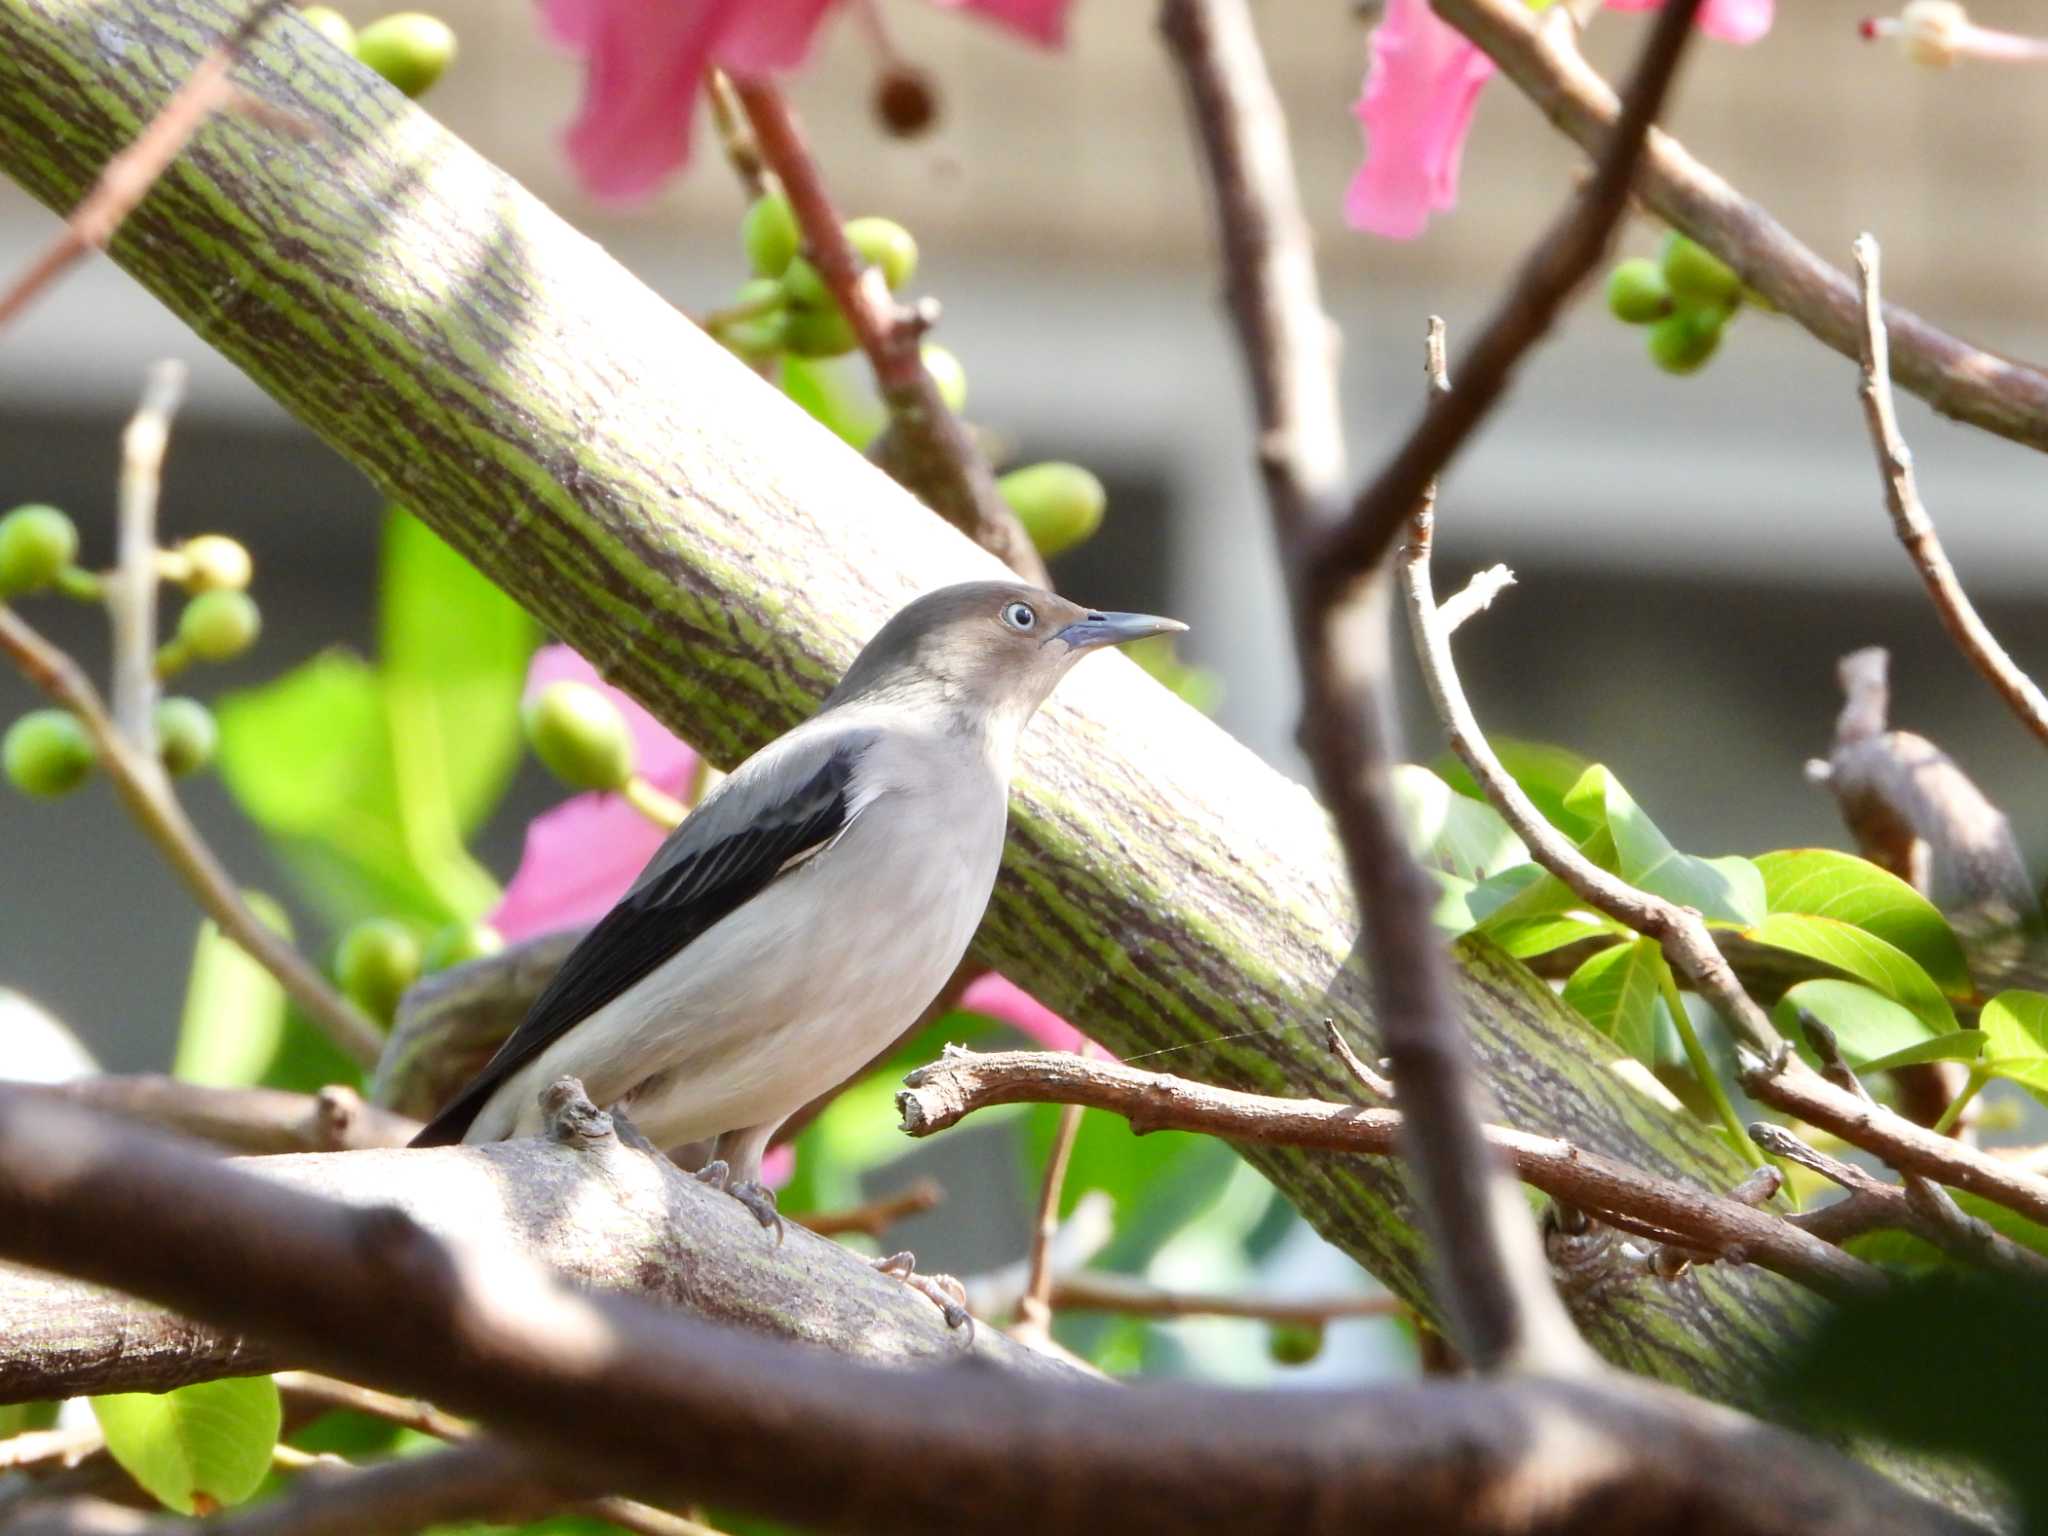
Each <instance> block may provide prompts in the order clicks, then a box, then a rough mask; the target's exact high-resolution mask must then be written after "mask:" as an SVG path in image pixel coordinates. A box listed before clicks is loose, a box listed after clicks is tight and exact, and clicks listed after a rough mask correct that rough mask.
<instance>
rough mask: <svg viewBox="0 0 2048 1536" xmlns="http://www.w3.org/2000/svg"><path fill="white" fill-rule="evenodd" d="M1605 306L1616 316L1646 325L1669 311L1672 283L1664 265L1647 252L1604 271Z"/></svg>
mask: <svg viewBox="0 0 2048 1536" xmlns="http://www.w3.org/2000/svg"><path fill="white" fill-rule="evenodd" d="M1607 307H1608V309H1610V310H1611V311H1613V313H1614V318H1615V319H1617V320H1625V321H1627V322H1628V323H1629V324H1630V325H1648V324H1649V323H1650V322H1651V321H1652V320H1662V319H1663V318H1664V317H1665V316H1666V315H1668V314H1670V313H1671V309H1672V302H1671V285H1670V284H1669V283H1667V282H1666V281H1665V280H1664V269H1663V268H1662V267H1660V266H1658V265H1657V263H1656V262H1654V261H1652V260H1650V258H1649V257H1647V256H1637V257H1635V258H1633V259H1632V260H1629V261H1624V262H1621V263H1620V264H1619V265H1617V266H1616V267H1615V269H1614V270H1613V271H1612V272H1610V273H1608V274H1607Z"/></svg>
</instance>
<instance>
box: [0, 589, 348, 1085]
mask: <svg viewBox="0 0 2048 1536" xmlns="http://www.w3.org/2000/svg"><path fill="white" fill-rule="evenodd" d="M0 654H5V655H7V656H9V657H11V658H12V659H13V661H14V663H15V665H16V666H17V667H19V668H20V670H21V674H22V675H23V676H24V677H26V678H27V679H28V680H29V681H30V682H31V683H33V684H34V685H35V686H36V687H38V688H40V689H41V690H42V691H43V692H44V693H45V694H47V695H48V696H49V697H50V699H51V700H52V701H53V702H54V703H57V704H60V705H62V706H63V707H64V708H66V709H68V710H70V711H71V712H72V713H73V714H75V715H77V716H78V719H79V722H80V723H81V724H82V725H84V727H85V729H86V734H87V735H89V736H91V737H92V742H93V748H94V751H95V752H96V754H97V756H98V759H99V763H100V766H101V767H102V768H103V769H105V770H106V774H107V778H108V779H109V781H111V782H112V784H113V786H114V791H115V793H116V794H118V795H119V796H120V797H121V802H122V803H123V804H124V805H126V806H127V807H128V812H129V814H130V815H132V816H133V817H134V818H135V820H136V823H137V824H138V825H139V826H140V827H141V828H142V830H143V832H144V833H145V834H147V835H148V837H149V840H150V841H151V842H153V843H155V844H156V846H157V850H158V851H159V852H160V853H162V854H163V856H164V859H165V861H166V862H167V863H169V865H170V866H171V868H172V869H173V870H174V871H176V872H177V874H178V876H179V878H180V879H182V880H183V881H184V882H185V885H186V887H187V889H189V890H190V891H191V892H192V895H193V898H194V899H195V900H196V901H197V902H198V903H199V906H200V909H201V910H202V911H204V912H205V913H206V914H207V916H209V917H211V918H212V919H213V920H214V922H215V923H217V924H218V925H219V926H220V930H221V932H222V933H224V934H226V935H227V936H228V937H229V938H231V939H233V940H234V941H235V943H237V944H238V945H240V946H241V947H242V948H243V949H244V950H245V951H246V952H247V953H248V955H249V957H250V958H251V959H253V960H254V961H256V963H257V964H258V965H261V966H262V967H263V968H264V969H265V970H267V971H269V972H270V973H271V975H273V976H275V977H276V978H277V980H278V984H279V985H280V986H282V987H283V988H284V990H285V992H286V993H287V994H288V995H289V996H290V997H291V999H292V1000H293V1001H294V1002H296V1003H297V1004H298V1005H299V1006H300V1007H301V1008H303V1009H305V1011H306V1016H307V1017H308V1018H309V1019H311V1020H312V1021H313V1023H314V1024H315V1025H316V1026H317V1027H318V1028H319V1029H320V1030H321V1032H322V1033H323V1034H325V1035H326V1036H327V1037H328V1038H329V1039H330V1040H332V1041H333V1042H334V1043H335V1044H336V1045H337V1046H339V1047H340V1048H341V1050H342V1051H344V1052H345V1053H347V1054H348V1055H349V1056H350V1057H352V1058H353V1059H354V1060H356V1061H359V1062H361V1063H362V1064H363V1065H365V1066H369V1065H370V1064H372V1063H374V1062H375V1061H376V1059H377V1053H378V1051H379V1049H380V1048H381V1047H382V1045H383V1037H382V1036H381V1035H379V1034H378V1033H377V1030H376V1027H375V1026H374V1025H372V1024H371V1023H370V1021H369V1020H368V1019H366V1018H365V1017H363V1015H362V1014H361V1013H360V1012H359V1011H358V1010H357V1009H356V1008H355V1006H354V1005H353V1004H351V1003H350V1002H349V1001H348V1000H347V999H346V998H344V997H343V996H342V995H341V994H340V993H339V992H337V991H335V990H334V988H332V987H330V986H329V985H328V984H327V980H326V978H325V977H323V976H322V975H321V974H320V973H319V972H318V971H316V970H315V969H314V968H313V967H312V966H311V965H310V964H308V963H307V961H306V958H305V956H303V955H301V954H300V953H299V952H298V950H297V949H295V948H294V947H293V946H292V944H291V942H290V941H289V940H288V939H286V938H284V937H283V936H282V935H280V934H278V933H277V932H276V931H275V930H273V929H272V928H271V927H270V926H269V925H268V924H266V923H265V922H264V921H263V920H262V919H261V918H259V917H258V916H257V915H256V914H255V913H254V912H252V911H250V910H249V904H248V903H247V902H245V901H243V900H242V893H241V891H240V889H239V888H238V887H237V886H236V884H235V882H234V879H233V877H232V876H230V875H229V874H228V872H227V870H226V869H224V868H223V867H222V866H221V863H220V860H219V859H218V858H216V857H215V856H214V853H213V850H212V849H211V848H209V847H208V846H207V845H206V843H205V841H204V840H203V839H202V838H201V837H200V835H199V829H198V828H197V827H195V826H193V825H192V823H191V821H190V819H189V818H188V817H187V816H186V815H185V809H184V807H183V806H182V805H181V804H180V803H179V802H178V797H177V796H176V795H175V794H174V793H173V792H172V790H171V788H170V785H169V782H168V781H167V780H166V779H165V778H164V777H163V771H162V768H161V766H160V765H159V764H158V763H157V761H156V759H155V758H154V757H147V758H146V757H143V756H142V755H141V754H139V753H138V752H137V751H136V750H135V749H134V748H133V747H131V746H130V745H129V743H128V739H127V738H126V737H125V736H123V735H122V734H121V732H120V730H119V729H118V728H117V727H116V726H115V724H114V720H113V717H112V716H111V715H109V714H108V713H107V708H106V705H105V704H104V703H102V702H101V700H100V696H99V691H98V690H97V689H95V688H94V687H93V685H92V683H91V682H90V681H89V680H88V679H87V677H86V675H85V674H84V673H83V672H82V671H80V670H79V667H78V664H77V663H76V662H74V661H73V660H72V659H71V658H70V657H69V656H68V655H66V654H65V653H64V652H63V651H61V650H59V649H58V648H57V647H56V646H54V645H52V644H51V643H50V642H49V641H48V640H45V639H44V638H43V637H42V635H41V634H39V633H38V632H37V631H36V630H35V629H34V628H32V627H31V626H30V625H29V624H28V622H27V621H26V620H24V619H23V618H21V616H20V615H19V614H17V613H15V612H14V610H13V609H12V608H9V607H8V606H7V605H6V604H5V603H0Z"/></svg>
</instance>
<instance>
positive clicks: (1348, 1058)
mask: <svg viewBox="0 0 2048 1536" xmlns="http://www.w3.org/2000/svg"><path fill="white" fill-rule="evenodd" d="M1323 1035H1324V1038H1326V1039H1327V1040H1328V1041H1329V1043H1330V1054H1331V1055H1332V1056H1335V1057H1336V1058H1337V1060H1338V1061H1340V1062H1342V1063H1343V1066H1344V1070H1345V1071H1346V1072H1349V1073H1350V1074H1351V1080H1352V1081H1353V1082H1355V1083H1357V1084H1358V1086H1359V1087H1361V1088H1363V1089H1364V1090H1365V1091H1366V1092H1367V1093H1369V1094H1371V1095H1372V1096H1373V1097H1374V1098H1376V1099H1379V1100H1381V1101H1382V1102H1383V1103H1387V1104H1391V1103H1393V1102H1394V1085H1393V1084H1392V1083H1390V1082H1388V1081H1387V1079H1386V1077H1385V1076H1384V1075H1382V1074H1381V1073H1379V1072H1376V1071H1374V1070H1373V1069H1372V1068H1371V1067H1368V1066H1367V1065H1366V1064H1365V1062H1364V1060H1363V1059H1362V1058H1361V1057H1360V1056H1359V1054H1358V1052H1356V1051H1354V1050H1352V1049H1351V1042H1350V1041H1349V1040H1346V1039H1345V1038H1344V1031H1343V1030H1342V1029H1340V1028H1339V1027H1338V1025H1337V1021H1336V1020H1335V1019H1325V1020H1323Z"/></svg>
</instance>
